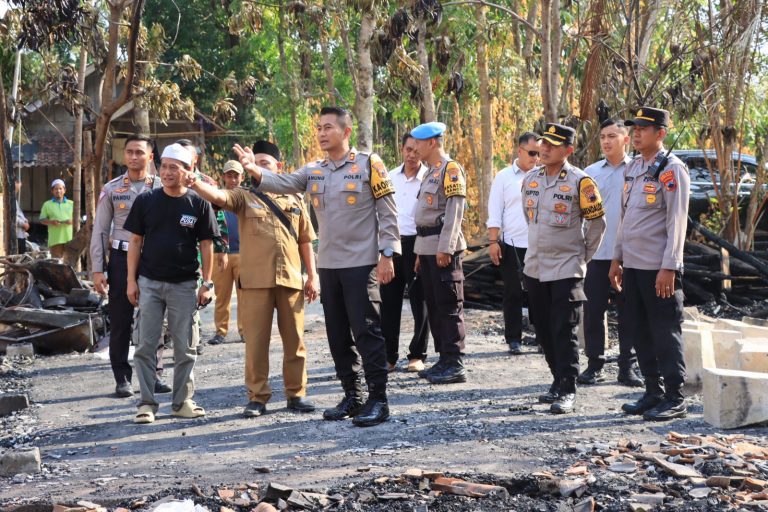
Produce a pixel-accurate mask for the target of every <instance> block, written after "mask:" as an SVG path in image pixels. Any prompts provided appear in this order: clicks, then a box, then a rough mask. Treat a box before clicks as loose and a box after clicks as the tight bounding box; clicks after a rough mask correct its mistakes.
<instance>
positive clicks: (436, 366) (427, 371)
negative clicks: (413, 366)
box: [418, 356, 445, 379]
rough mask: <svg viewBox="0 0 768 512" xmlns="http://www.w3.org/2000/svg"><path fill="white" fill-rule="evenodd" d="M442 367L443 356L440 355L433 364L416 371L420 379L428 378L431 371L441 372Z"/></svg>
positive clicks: (443, 362)
mask: <svg viewBox="0 0 768 512" xmlns="http://www.w3.org/2000/svg"><path fill="white" fill-rule="evenodd" d="M443 368H445V360H444V359H443V356H440V358H439V359H438V360H437V362H436V363H435V364H433V365H432V366H430V367H429V368H426V369H424V370H421V371H420V372H419V373H418V375H419V377H421V378H422V379H428V378H429V376H430V375H432V374H433V373H438V372H441V371H442V370H443Z"/></svg>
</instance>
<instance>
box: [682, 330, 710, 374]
mask: <svg viewBox="0 0 768 512" xmlns="http://www.w3.org/2000/svg"><path fill="white" fill-rule="evenodd" d="M683 358H684V360H685V369H686V380H685V383H686V384H688V385H691V386H697V387H698V386H701V382H702V372H703V370H704V368H715V367H716V366H715V349H714V344H713V343H712V331H706V330H705V331H699V330H693V329H685V328H683Z"/></svg>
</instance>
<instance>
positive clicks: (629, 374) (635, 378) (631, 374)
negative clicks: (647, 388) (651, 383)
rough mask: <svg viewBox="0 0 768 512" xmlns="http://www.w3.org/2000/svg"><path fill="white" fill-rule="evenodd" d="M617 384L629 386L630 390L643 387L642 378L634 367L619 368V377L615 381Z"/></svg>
mask: <svg viewBox="0 0 768 512" xmlns="http://www.w3.org/2000/svg"><path fill="white" fill-rule="evenodd" d="M617 380H618V381H619V384H622V385H624V386H629V387H631V388H641V387H643V386H644V385H645V381H644V380H643V377H642V376H641V375H640V372H638V370H637V368H635V367H634V366H625V367H621V368H619V377H618V379H617Z"/></svg>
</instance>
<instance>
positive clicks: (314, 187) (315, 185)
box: [312, 183, 317, 192]
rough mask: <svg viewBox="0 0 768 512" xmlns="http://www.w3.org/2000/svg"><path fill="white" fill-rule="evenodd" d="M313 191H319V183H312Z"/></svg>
mask: <svg viewBox="0 0 768 512" xmlns="http://www.w3.org/2000/svg"><path fill="white" fill-rule="evenodd" d="M312 192H317V183H313V184H312Z"/></svg>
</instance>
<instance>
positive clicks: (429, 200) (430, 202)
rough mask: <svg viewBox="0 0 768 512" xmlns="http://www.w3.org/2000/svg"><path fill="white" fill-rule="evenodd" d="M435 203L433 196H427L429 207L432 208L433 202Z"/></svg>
mask: <svg viewBox="0 0 768 512" xmlns="http://www.w3.org/2000/svg"><path fill="white" fill-rule="evenodd" d="M433 201H434V199H433V198H432V196H431V195H429V194H427V204H428V205H429V206H432V202H433Z"/></svg>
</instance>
